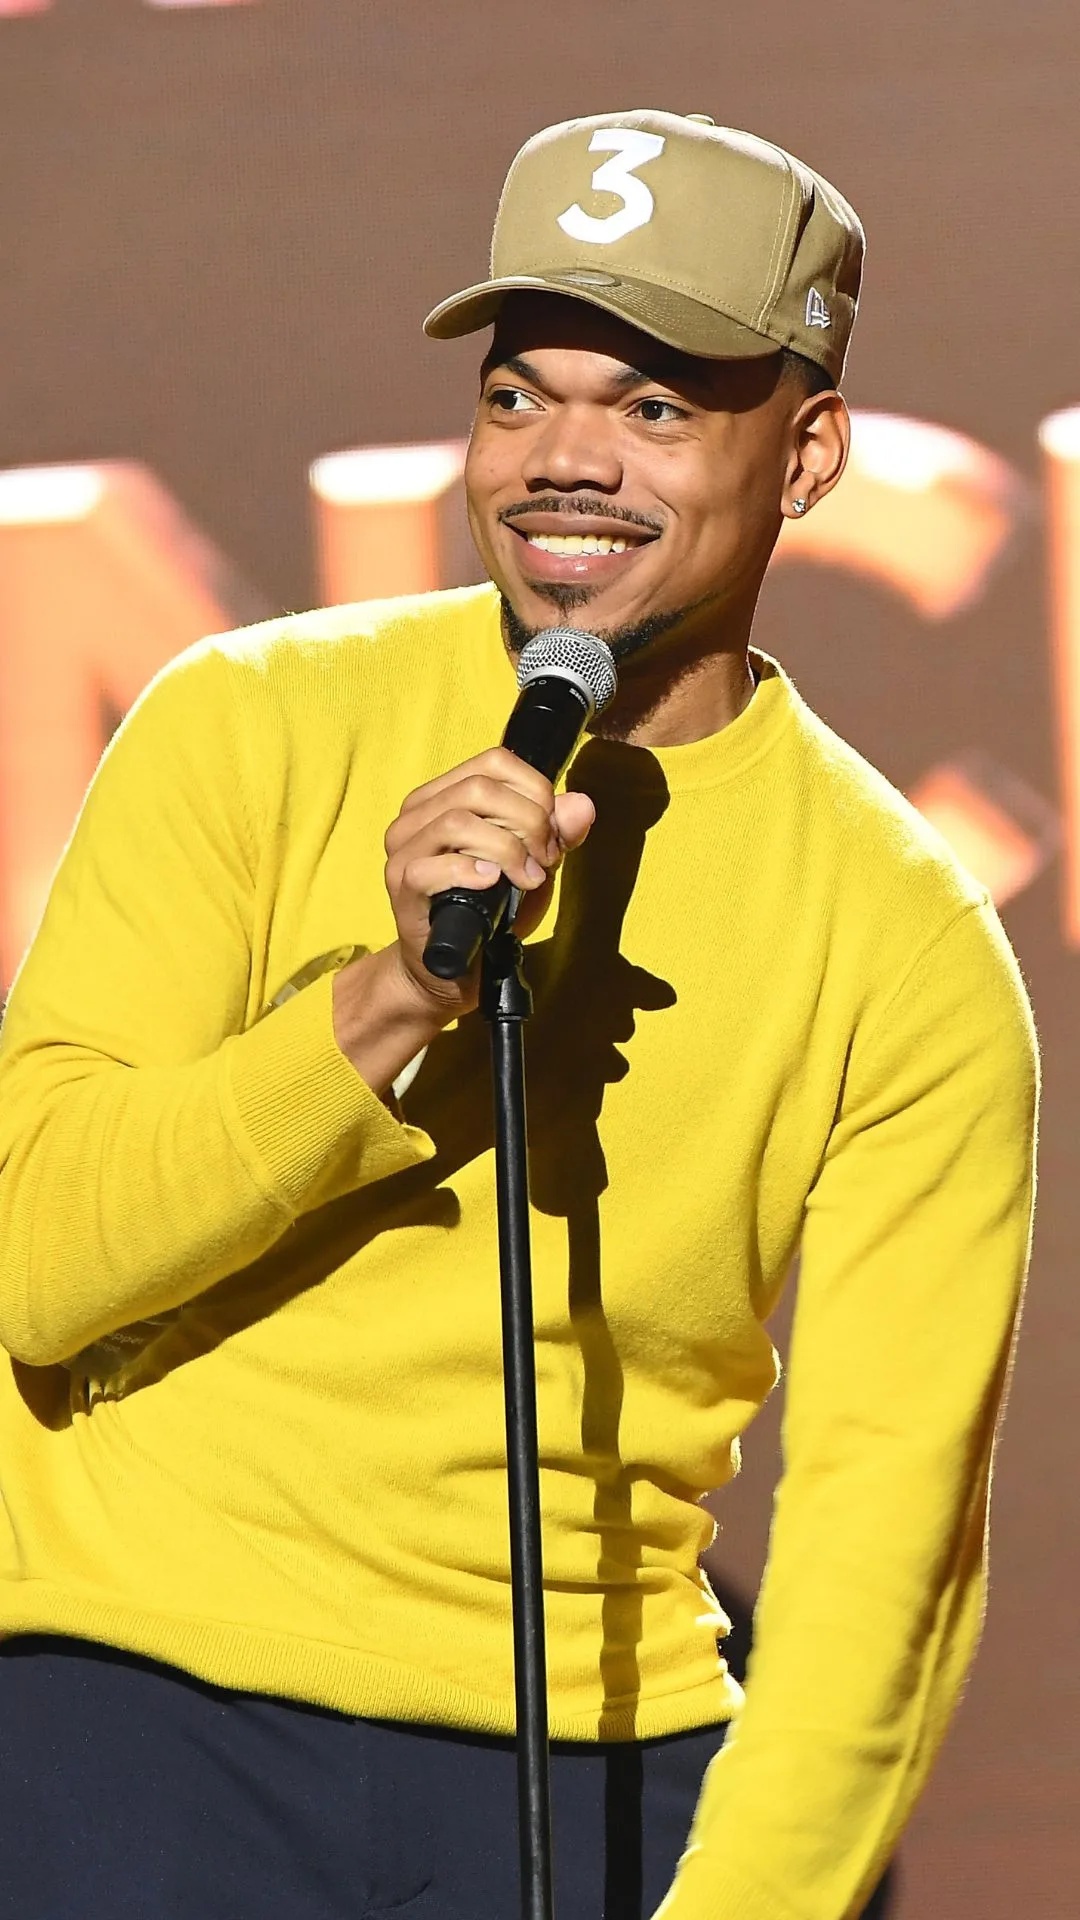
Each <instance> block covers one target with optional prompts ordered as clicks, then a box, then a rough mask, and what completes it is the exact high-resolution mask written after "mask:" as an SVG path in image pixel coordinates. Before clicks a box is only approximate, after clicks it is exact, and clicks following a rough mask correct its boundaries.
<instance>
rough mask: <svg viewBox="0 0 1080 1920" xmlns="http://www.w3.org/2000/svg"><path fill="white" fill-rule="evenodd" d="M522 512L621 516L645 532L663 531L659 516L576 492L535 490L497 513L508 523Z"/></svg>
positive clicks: (607, 516) (626, 521) (569, 516)
mask: <svg viewBox="0 0 1080 1920" xmlns="http://www.w3.org/2000/svg"><path fill="white" fill-rule="evenodd" d="M521 513H562V514H565V515H566V516H567V518H571V517H572V516H573V515H574V514H592V515H593V516H594V517H599V518H601V519H604V520H621V521H622V522H623V524H624V525H625V526H628V527H641V528H642V529H643V530H644V531H645V532H646V533H663V531H664V523H663V521H662V520H656V519H653V518H650V516H649V515H648V514H647V513H635V512H634V510H633V508H632V507H617V506H615V505H614V504H613V502H612V501H610V500H605V499H604V498H603V497H602V496H600V495H597V496H596V497H595V498H592V499H590V498H589V497H588V496H587V495H586V494H578V493H575V494H569V495H567V494H562V493H537V494H534V495H533V496H532V498H531V500H515V502H514V504H513V506H512V507H502V508H500V510H499V513H498V515H497V516H496V517H497V518H498V519H499V521H500V522H502V523H503V524H505V525H509V524H511V523H512V522H513V520H514V519H515V518H516V516H517V515H518V514H521Z"/></svg>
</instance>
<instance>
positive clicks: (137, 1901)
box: [0, 1635, 724, 1920]
mask: <svg viewBox="0 0 1080 1920" xmlns="http://www.w3.org/2000/svg"><path fill="white" fill-rule="evenodd" d="M723 1733H724V1730H723V1728H722V1727H711V1728H709V1729H708V1730H706V1731H705V1732H701V1733H690V1734H679V1735H675V1736H673V1737H672V1738H669V1739H663V1740H646V1741H642V1742H638V1743H635V1744H633V1745H625V1744H620V1745H606V1746H601V1747H596V1746H594V1745H585V1744H582V1745H577V1744H573V1745H568V1744H562V1743H560V1744H558V1745H556V1747H555V1748H554V1750H553V1753H552V1807H553V1826H554V1854H555V1879H556V1898H555V1908H556V1913H557V1916H558V1920H648V1916H649V1915H650V1914H652V1913H653V1911H654V1910H655V1908H656V1906H657V1905H658V1904H659V1902H660V1900H661V1898H662V1896H663V1894H664V1893H665V1891H666V1889H667V1887H668V1886H669V1884H670V1882H671V1878H672V1875H673V1873H674V1870H675V1863H676V1861H677V1860H678V1857H679V1855H680V1853H681V1852H682V1849H683V1847H684V1845H685V1842H686V1835H687V1832H688V1829H689V1826H690V1820H691V1817H692V1815H693V1811H694V1806H695V1803H696V1800H697V1795H698V1790H699V1787H700V1785H701V1777H702V1774H703V1773H704V1771H705V1767H706V1765H707V1764H708V1761H709V1760H710V1758H711V1757H712V1755H713V1754H714V1753H715V1752H716V1751H717V1749H718V1748H719V1746H720V1745H721V1743H722V1740H723ZM516 1793H517V1788H516V1768H515V1756H514V1750H513V1747H512V1745H511V1743H510V1742H509V1741H505V1740H497V1739H489V1738H486V1737H484V1736H482V1735H476V1736H473V1735H468V1734H457V1733H453V1732H445V1731H442V1730H430V1729H425V1728H422V1727H415V1726H406V1725H402V1724H399V1723H392V1722H387V1721H372V1720H359V1719H351V1718H349V1717H347V1716H346V1715H342V1714H335V1713H327V1712H323V1711H322V1710H321V1709H318V1708H313V1707H302V1706H296V1705H294V1704H292V1703H290V1702H286V1701H282V1700H278V1699H270V1698H265V1697H263V1696H261V1695H256V1694H238V1693H230V1692H228V1691H226V1690H225V1689H223V1688H219V1687H211V1686H206V1685H204V1684H203V1683H202V1682H201V1681H197V1680H193V1679H191V1678H190V1677H188V1676H187V1675H185V1674H182V1673H179V1672H177V1671H176V1670H175V1669H173V1668H169V1667H163V1666H158V1665H156V1664H155V1663H154V1662H153V1661H150V1660H142V1659H137V1658H135V1657H134V1656H132V1655H128V1654H121V1653H116V1652H114V1651H112V1650H111V1649H107V1648H104V1647H96V1646H92V1645H90V1644H89V1643H88V1642H85V1641H79V1640H65V1639H61V1638H56V1637H52V1636H44V1635H41V1636H38V1635H26V1636H22V1637H19V1638H16V1639H11V1640H8V1641H5V1642H2V1643H0V1915H3V1917H4V1920H366V1917H367V1916H378V1915H383V1914H392V1913H393V1914H396V1913H399V1912H400V1913H401V1915H402V1920H515V1917H516V1915H517V1914H518V1912H519V1893H518V1864H517V1800H516Z"/></svg>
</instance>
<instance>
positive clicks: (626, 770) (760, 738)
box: [481, 588, 798, 793]
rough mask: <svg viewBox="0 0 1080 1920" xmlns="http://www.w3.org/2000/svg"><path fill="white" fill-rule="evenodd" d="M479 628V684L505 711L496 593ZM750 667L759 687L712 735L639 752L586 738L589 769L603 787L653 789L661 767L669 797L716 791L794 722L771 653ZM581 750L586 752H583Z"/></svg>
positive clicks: (506, 667) (787, 685)
mask: <svg viewBox="0 0 1080 1920" xmlns="http://www.w3.org/2000/svg"><path fill="white" fill-rule="evenodd" d="M490 593H491V598H490V603H489V607H488V609H487V612H488V618H487V619H486V620H485V621H484V622H483V623H482V624H483V641H484V646H483V651H484V655H485V659H484V660H483V662H482V663H481V671H482V673H483V680H482V684H483V685H485V686H487V687H490V688H491V690H492V694H493V696H494V698H495V699H496V700H499V699H502V700H503V701H504V702H505V705H506V711H507V712H509V709H510V706H511V705H512V703H513V695H514V689H515V677H514V669H513V665H512V663H511V661H510V658H509V656H508V654H507V651H506V647H505V644H504V641H503V635H502V622H501V619H500V610H499V598H498V595H497V593H496V592H495V590H494V588H492V589H491V590H490ZM749 651H750V664H751V666H752V667H753V669H754V674H755V676H756V679H757V686H756V687H755V689H754V692H753V694H752V695H751V697H750V699H749V700H748V701H747V704H746V706H745V707H744V708H743V710H742V712H741V713H740V714H738V715H737V716H736V718H735V719H734V720H729V721H728V723H727V725H726V726H724V727H721V728H719V730H718V731H717V732H716V733H709V734H706V735H705V736H704V738H703V739H701V740H690V741H687V742H686V743H685V744H683V745H681V746H673V747H639V746H630V745H627V744H626V743H625V742H623V741H620V740H604V739H602V738H598V737H596V736H588V737H587V741H586V744H587V748H588V754H589V763H590V767H591V768H593V769H595V770H596V771H597V772H600V771H601V769H602V771H603V777H604V780H605V784H606V783H609V782H615V783H617V784H619V785H630V786H640V785H643V784H648V785H651V784H653V783H654V782H655V779H656V769H657V768H658V767H659V769H660V770H661V772H662V774H663V776H664V783H665V785H666V787H667V789H668V791H669V793H678V792H683V793H688V792H691V791H693V790H695V789H699V788H705V787H719V786H723V785H725V784H726V783H727V782H728V781H730V780H735V779H738V778H739V776H740V775H741V774H743V773H745V772H746V771H747V769H748V768H750V767H751V766H753V765H754V763H755V762H756V761H757V760H759V759H760V758H761V757H762V755H763V754H765V753H768V752H769V751H770V750H771V749H772V747H773V746H774V745H775V743H776V741H777V740H778V739H779V738H780V737H781V735H782V734H783V733H784V732H785V731H786V730H787V728H788V726H790V724H791V723H792V721H793V720H794V718H795V708H796V704H797V701H798V695H797V694H796V692H795V689H794V687H793V686H792V684H791V682H790V680H789V679H788V677H787V675H786V673H785V672H784V670H783V668H782V667H781V666H780V665H779V663H778V662H777V661H776V660H774V659H773V658H772V657H771V655H770V654H767V653H762V652H761V650H760V648H758V647H751V648H750V650H749ZM582 751H584V748H583V749H582Z"/></svg>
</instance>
